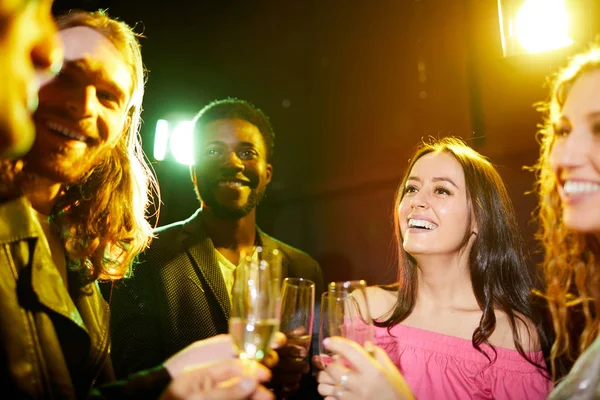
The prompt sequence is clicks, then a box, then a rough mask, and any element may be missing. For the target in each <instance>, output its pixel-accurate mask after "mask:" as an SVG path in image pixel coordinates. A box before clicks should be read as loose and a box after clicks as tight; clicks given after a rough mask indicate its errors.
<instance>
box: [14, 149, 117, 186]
mask: <svg viewBox="0 0 600 400" xmlns="http://www.w3.org/2000/svg"><path fill="white" fill-rule="evenodd" d="M34 150H35V149H34ZM110 151H111V150H109V149H105V150H103V151H90V152H89V153H88V154H86V155H85V156H79V157H69V156H65V155H63V154H60V153H58V154H55V153H50V154H36V152H35V151H32V152H31V153H30V154H28V155H27V156H26V157H25V168H24V169H25V171H26V172H28V173H32V174H35V175H39V176H41V177H44V178H46V179H48V180H50V181H53V182H56V183H62V184H66V185H72V184H78V183H80V182H81V180H82V179H84V177H86V176H89V174H90V173H91V172H92V171H93V170H94V169H95V168H96V167H97V166H98V165H99V164H100V163H101V162H102V161H103V160H104V159H105V158H106V157H110Z"/></svg>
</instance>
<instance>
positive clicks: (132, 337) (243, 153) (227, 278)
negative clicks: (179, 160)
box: [111, 99, 323, 390]
mask: <svg viewBox="0 0 600 400" xmlns="http://www.w3.org/2000/svg"><path fill="white" fill-rule="evenodd" d="M195 132H196V136H195V138H194V139H195V145H194V148H195V159H196V160H197V163H196V164H195V165H194V166H192V167H191V171H190V172H191V176H192V182H193V183H194V187H195V190H196V193H197V195H198V199H199V200H200V209H199V210H198V211H197V212H196V213H195V214H194V215H192V216H191V217H190V218H189V219H187V220H185V221H181V222H177V223H175V224H172V225H169V226H166V227H163V228H160V229H158V231H157V232H156V233H157V235H158V237H157V239H156V240H155V241H154V242H153V245H152V247H150V248H149V249H148V250H147V251H146V252H145V254H144V255H143V257H142V259H143V260H142V264H141V265H140V266H139V267H138V268H137V269H136V272H135V275H134V277H133V278H132V279H130V280H128V282H125V284H124V285H122V286H120V287H116V288H115V290H114V291H113V295H112V303H111V306H112V311H113V314H112V315H113V319H112V321H113V328H112V329H113V337H114V347H113V348H114V351H115V352H116V353H117V354H118V356H115V357H114V362H115V368H116V370H117V374H120V375H122V376H126V375H127V374H128V373H130V372H132V371H135V370H138V369H140V368H146V367H147V366H151V365H154V364H155V363H156V362H157V360H161V359H164V358H165V357H168V356H170V355H171V354H173V353H175V352H177V351H178V350H179V349H181V348H183V347H185V346H187V345H188V344H190V343H192V342H193V341H195V340H199V339H204V338H208V337H211V336H215V335H217V334H220V333H226V332H227V331H228V319H229V313H230V308H231V290H232V286H233V280H234V272H235V270H236V268H237V266H238V264H239V262H240V255H241V254H242V253H246V254H247V253H248V252H249V251H251V249H252V248H253V246H256V245H261V246H262V247H263V248H265V249H267V250H269V249H279V250H280V251H281V253H282V255H283V257H282V275H283V277H286V276H290V277H303V278H306V279H310V280H312V281H314V282H315V284H316V293H317V294H320V293H321V292H322V290H323V278H322V274H321V268H320V267H319V264H318V263H317V262H316V261H315V260H314V259H312V258H311V257H310V256H309V255H308V254H306V253H304V252H302V251H300V250H297V249H295V248H293V247H291V246H288V245H286V244H285V243H282V242H280V241H278V240H276V239H274V238H272V237H270V236H269V235H267V234H265V233H264V232H262V231H261V230H260V229H259V228H258V226H257V225H256V206H257V205H258V204H259V203H260V201H261V199H262V198H263V196H264V194H265V190H266V189H267V186H268V185H269V183H270V182H271V177H272V174H273V166H272V165H271V157H272V155H273V144H274V138H275V135H274V133H273V129H272V127H271V124H270V122H269V120H268V118H267V117H266V115H265V114H264V113H263V112H262V111H260V110H259V109H257V108H255V107H254V106H253V105H251V104H250V103H248V102H246V101H243V100H238V99H227V100H220V101H215V102H213V103H211V104H209V105H208V106H206V107H205V108H204V109H202V110H201V111H200V113H199V114H198V115H197V117H196V123H195ZM265 253H268V251H267V252H265ZM125 349H127V352H126V351H125ZM283 353H284V352H283V351H281V352H280V357H281V361H280V364H279V365H278V367H279V369H276V370H275V371H274V380H277V379H279V383H281V384H282V386H285V387H286V388H287V389H290V390H293V389H295V387H296V386H297V383H298V380H299V379H300V376H301V375H302V372H305V371H306V369H307V367H308V364H307V363H297V364H295V363H293V362H289V363H288V361H289V360H288V359H287V358H286V357H285V356H284V354H283ZM304 356H305V355H304ZM290 358H291V357H290ZM288 379H289V381H288Z"/></svg>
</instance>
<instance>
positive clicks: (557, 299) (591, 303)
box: [536, 47, 600, 399]
mask: <svg viewBox="0 0 600 400" xmlns="http://www.w3.org/2000/svg"><path fill="white" fill-rule="evenodd" d="M542 111H543V112H544V115H545V124H544V126H543V128H542V130H541V132H540V143H541V151H540V159H539V162H538V164H537V185H536V189H537V192H538V194H539V209H538V218H539V222H540V232H539V238H540V240H541V242H542V245H543V247H544V249H545V259H544V263H543V267H544V272H545V275H546V282H547V290H546V293H545V294H546V296H545V297H546V298H547V300H548V302H549V306H550V311H551V313H552V319H553V323H554V330H555V331H556V339H555V341H554V343H553V345H552V348H551V352H550V361H551V362H550V364H551V366H552V372H553V375H554V376H560V375H561V372H562V371H561V369H560V360H561V359H562V358H565V357H566V358H567V359H571V360H573V359H575V358H577V356H578V355H579V354H581V356H580V357H579V358H578V360H577V362H576V363H575V365H574V367H573V368H572V369H571V371H570V373H569V375H568V376H567V377H566V378H565V379H564V381H562V382H561V383H560V384H559V385H557V387H556V389H555V390H554V391H553V392H552V395H551V396H550V398H551V399H592V398H593V399H597V398H600V338H599V336H598V333H599V327H600V315H598V310H599V308H600V261H599V260H600V47H595V48H592V49H591V50H589V51H588V52H586V53H584V54H580V55H578V56H576V57H575V58H574V59H573V60H572V61H571V63H570V64H569V65H568V66H567V67H566V68H565V69H564V70H563V71H562V72H561V73H559V74H558V75H557V77H556V78H555V79H554V84H553V86H552V91H551V97H550V100H549V101H548V102H547V103H545V104H544V105H543V107H542ZM580 321H583V323H580ZM574 327H575V328H574Z"/></svg>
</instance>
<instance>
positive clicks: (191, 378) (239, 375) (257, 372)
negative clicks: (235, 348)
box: [160, 360, 274, 400]
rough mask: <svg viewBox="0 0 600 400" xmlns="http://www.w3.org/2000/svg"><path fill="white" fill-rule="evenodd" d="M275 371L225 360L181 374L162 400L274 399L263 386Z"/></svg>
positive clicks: (247, 363)
mask: <svg viewBox="0 0 600 400" xmlns="http://www.w3.org/2000/svg"><path fill="white" fill-rule="evenodd" d="M270 378H271V372H270V371H269V369H268V368H267V367H265V366H263V365H260V364H258V363H256V362H253V361H241V360H221V361H216V362H212V363H208V364H203V366H201V367H197V368H188V369H185V370H184V371H183V372H181V373H180V374H179V375H178V376H177V377H175V378H173V381H172V382H171V383H170V384H169V386H168V387H167V388H166V390H165V391H164V393H163V394H162V395H161V397H160V400H247V399H251V400H273V399H274V396H273V394H272V393H271V392H270V391H269V390H267V389H266V388H265V387H264V386H262V385H261V383H263V382H266V381H268V380H269V379H270Z"/></svg>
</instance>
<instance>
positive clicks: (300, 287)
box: [279, 278, 315, 359]
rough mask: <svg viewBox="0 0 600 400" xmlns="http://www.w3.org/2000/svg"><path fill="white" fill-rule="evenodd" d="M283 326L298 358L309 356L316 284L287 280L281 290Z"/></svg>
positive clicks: (302, 280)
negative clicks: (296, 351) (295, 349)
mask: <svg viewBox="0 0 600 400" xmlns="http://www.w3.org/2000/svg"><path fill="white" fill-rule="evenodd" d="M281 292H282V294H281V325H280V328H279V330H280V331H281V332H283V333H284V334H285V335H286V336H287V338H288V341H287V345H288V346H293V347H296V348H297V349H298V350H299V351H298V356H297V357H298V358H300V359H304V358H306V357H307V356H308V353H309V349H310V343H311V339H312V330H313V324H314V308H315V284H314V282H312V281H310V280H308V279H303V278H285V280H284V281H283V286H282V289H281Z"/></svg>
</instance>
